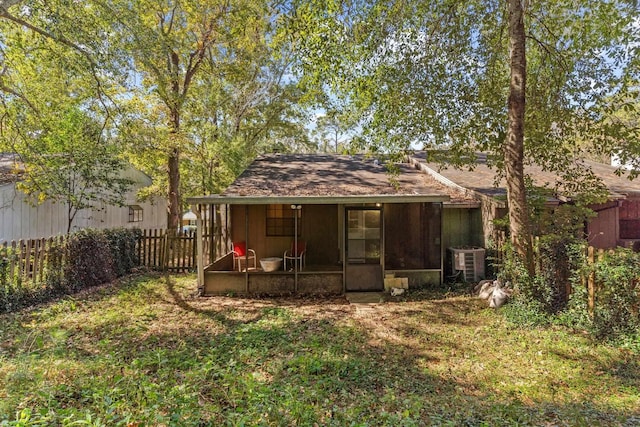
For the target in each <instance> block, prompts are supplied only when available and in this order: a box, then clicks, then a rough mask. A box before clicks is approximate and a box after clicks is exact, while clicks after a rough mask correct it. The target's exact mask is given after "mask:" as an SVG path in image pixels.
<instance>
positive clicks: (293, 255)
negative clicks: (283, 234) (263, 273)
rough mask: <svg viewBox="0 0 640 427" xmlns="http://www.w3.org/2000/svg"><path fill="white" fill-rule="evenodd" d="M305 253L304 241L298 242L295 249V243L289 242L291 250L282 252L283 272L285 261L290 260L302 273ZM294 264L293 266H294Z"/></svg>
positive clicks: (285, 267) (305, 244)
mask: <svg viewBox="0 0 640 427" xmlns="http://www.w3.org/2000/svg"><path fill="white" fill-rule="evenodd" d="M306 252H307V243H306V242H305V241H304V240H298V247H296V243H295V241H293V242H291V248H290V249H289V250H287V251H284V255H283V256H282V257H283V258H284V270H285V271H287V260H291V261H293V262H294V263H298V264H297V265H298V266H299V270H300V271H302V268H303V267H304V258H305V257H304V254H305V253H306ZM295 265H296V264H294V266H295Z"/></svg>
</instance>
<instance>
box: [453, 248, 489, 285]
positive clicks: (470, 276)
mask: <svg viewBox="0 0 640 427" xmlns="http://www.w3.org/2000/svg"><path fill="white" fill-rule="evenodd" d="M449 252H450V253H451V263H452V270H453V272H454V273H456V272H458V271H461V272H462V277H463V278H464V281H465V282H477V281H479V280H481V279H484V254H485V250H484V249H483V248H475V247H474V248H449Z"/></svg>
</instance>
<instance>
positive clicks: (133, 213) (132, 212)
mask: <svg viewBox="0 0 640 427" xmlns="http://www.w3.org/2000/svg"><path fill="white" fill-rule="evenodd" d="M129 222H142V207H141V206H139V205H129Z"/></svg>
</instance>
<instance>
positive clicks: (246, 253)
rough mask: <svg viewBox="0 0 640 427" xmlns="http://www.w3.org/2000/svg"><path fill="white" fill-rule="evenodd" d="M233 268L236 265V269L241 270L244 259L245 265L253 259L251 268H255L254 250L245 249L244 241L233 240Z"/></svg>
mask: <svg viewBox="0 0 640 427" xmlns="http://www.w3.org/2000/svg"><path fill="white" fill-rule="evenodd" d="M232 253H233V268H234V269H235V268H236V263H237V266H238V271H242V262H243V261H245V263H246V265H247V266H248V265H249V262H250V261H253V269H254V270H255V269H257V267H258V265H257V260H256V251H254V250H253V249H247V243H246V242H235V243H234V244H233V251H232Z"/></svg>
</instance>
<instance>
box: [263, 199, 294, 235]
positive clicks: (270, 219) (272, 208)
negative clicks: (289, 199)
mask: <svg viewBox="0 0 640 427" xmlns="http://www.w3.org/2000/svg"><path fill="white" fill-rule="evenodd" d="M294 212H297V213H298V236H299V235H300V228H301V227H300V218H301V217H302V215H301V211H300V210H294V209H291V205H268V206H267V236H293V235H294V233H295V227H296V223H295V215H294Z"/></svg>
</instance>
